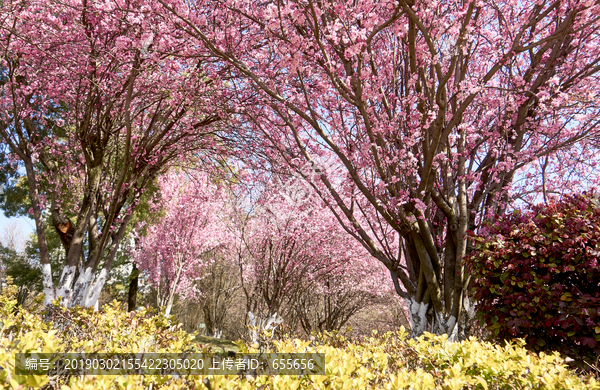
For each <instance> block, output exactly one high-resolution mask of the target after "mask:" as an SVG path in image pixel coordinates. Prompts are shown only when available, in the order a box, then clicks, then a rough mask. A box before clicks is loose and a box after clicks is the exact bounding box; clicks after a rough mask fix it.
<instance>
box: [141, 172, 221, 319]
mask: <svg viewBox="0 0 600 390" xmlns="http://www.w3.org/2000/svg"><path fill="white" fill-rule="evenodd" d="M159 183H160V184H159V185H160V197H159V198H158V199H156V201H155V202H154V204H153V205H152V207H151V210H152V211H154V212H160V210H163V212H164V213H165V216H164V218H162V220H161V221H160V222H159V223H158V224H156V225H153V226H149V227H148V229H147V234H146V235H145V236H143V237H138V239H137V244H136V246H137V248H136V251H135V254H134V261H135V262H136V264H137V267H138V268H139V269H140V270H142V271H145V272H146V273H147V274H148V276H149V280H150V282H151V283H152V284H153V286H154V287H155V288H156V290H157V294H158V305H159V306H160V307H166V309H165V314H166V315H169V313H170V312H171V308H172V306H173V300H174V297H175V294H177V295H178V296H179V297H180V298H182V299H186V298H189V299H194V300H197V299H198V298H199V297H200V296H201V294H202V292H201V291H199V290H198V289H197V288H196V285H195V281H197V280H198V279H200V278H201V277H203V274H204V269H205V268H206V266H207V265H209V261H210V257H207V254H209V253H210V252H212V251H215V250H217V249H219V248H221V247H223V246H224V245H226V244H227V243H228V242H229V241H230V239H229V233H228V230H227V228H226V222H225V219H226V215H227V212H226V203H225V202H224V200H223V194H222V193H221V191H220V190H219V189H218V188H217V187H216V186H215V185H214V184H212V183H211V182H210V179H209V177H208V175H206V174H198V173H195V174H188V175H186V174H184V173H180V172H179V173H178V172H171V173H169V174H167V175H164V176H161V178H160V179H159Z"/></svg>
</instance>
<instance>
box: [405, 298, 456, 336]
mask: <svg viewBox="0 0 600 390" xmlns="http://www.w3.org/2000/svg"><path fill="white" fill-rule="evenodd" d="M406 303H407V305H408V314H409V320H410V326H411V329H412V336H413V337H418V336H420V335H422V334H423V333H424V332H425V331H427V328H428V326H427V325H428V324H429V323H428V319H427V311H428V309H429V304H424V303H419V302H417V300H416V299H414V298H412V297H411V298H408V299H406ZM458 328H459V326H458V323H457V320H456V317H454V316H450V317H448V318H443V315H442V314H441V313H435V316H434V318H433V323H432V324H431V332H432V333H434V334H437V335H441V334H447V335H448V340H450V341H457V340H458V331H459V329H458Z"/></svg>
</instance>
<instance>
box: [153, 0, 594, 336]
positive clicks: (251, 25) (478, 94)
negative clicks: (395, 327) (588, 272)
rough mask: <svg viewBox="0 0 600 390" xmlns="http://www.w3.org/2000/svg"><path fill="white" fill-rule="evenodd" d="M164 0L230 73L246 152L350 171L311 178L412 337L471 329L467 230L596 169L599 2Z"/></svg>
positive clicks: (178, 23) (275, 162)
mask: <svg viewBox="0 0 600 390" xmlns="http://www.w3.org/2000/svg"><path fill="white" fill-rule="evenodd" d="M157 1H159V2H160V3H161V4H162V5H163V7H164V8H165V10H167V11H169V12H170V13H171V15H172V22H173V23H174V25H175V27H174V28H178V29H179V30H180V31H182V32H184V33H185V34H186V36H187V37H190V38H195V39H196V42H198V44H197V46H196V47H197V50H198V52H200V51H202V50H209V51H210V52H211V53H212V54H213V55H214V56H216V57H218V58H220V59H221V60H223V61H224V63H227V64H229V65H231V66H232V68H233V70H232V73H231V77H234V78H235V80H236V81H235V82H233V81H232V82H231V83H230V86H231V88H232V90H234V92H235V93H236V94H237V95H236V96H237V97H238V104H237V105H235V106H234V108H235V109H236V110H237V111H236V112H237V116H235V118H237V119H239V123H238V124H236V130H238V134H237V138H235V141H237V142H242V143H244V145H243V152H244V153H246V154H245V155H243V156H244V157H248V153H257V154H258V155H260V156H261V157H264V158H265V159H266V160H267V161H268V163H267V166H269V165H270V167H271V168H274V167H282V166H288V167H291V168H292V169H296V168H298V167H302V166H304V165H305V164H306V162H310V163H314V164H318V163H319V161H320V160H322V159H323V158H326V159H331V160H332V161H333V165H334V166H337V167H339V168H340V170H338V171H333V172H326V171H320V172H319V174H318V175H316V176H317V177H316V180H313V181H312V185H313V186H314V188H315V189H316V190H317V191H319V193H320V195H321V196H322V198H323V200H324V201H325V202H327V204H328V205H329V206H330V208H331V209H332V210H333V211H334V212H335V213H336V215H338V217H339V221H340V222H341V223H342V224H343V226H344V228H345V229H346V231H347V232H348V233H349V234H350V235H352V236H354V237H355V238H356V239H357V240H358V241H359V242H360V243H362V245H363V246H364V247H365V248H366V249H367V250H368V251H369V252H370V253H371V255H372V256H374V257H375V258H377V259H378V260H380V261H381V262H382V263H383V264H384V265H385V266H386V267H387V269H388V270H389V272H390V275H391V277H392V280H393V282H394V286H395V288H396V292H397V293H398V294H399V295H400V296H402V297H404V298H405V299H406V300H407V302H408V304H409V307H410V314H411V322H412V327H413V331H414V333H415V334H420V333H421V332H423V331H424V330H426V329H427V327H428V325H430V326H432V327H433V328H432V329H431V330H432V331H434V332H436V333H449V334H452V335H454V334H456V332H461V334H462V332H463V330H464V328H465V326H467V324H468V322H469V321H468V319H469V318H468V315H467V313H468V308H469V304H468V299H467V297H466V295H465V291H466V288H467V285H468V284H469V277H468V276H467V275H465V272H464V264H463V258H464V257H465V255H466V253H467V251H468V246H467V234H466V232H467V231H468V230H476V229H477V227H478V226H480V224H481V221H482V220H484V219H485V218H488V217H490V216H492V215H494V214H496V213H500V214H501V213H503V212H504V210H505V209H506V208H507V207H508V206H509V203H510V202H511V201H512V200H514V199H517V198H519V199H523V200H526V201H531V199H533V198H534V197H535V195H536V194H538V193H543V194H548V193H550V192H552V191H560V190H561V185H562V186H563V188H573V186H577V185H585V180H586V179H587V178H589V175H590V173H591V172H592V171H593V169H594V166H595V164H596V162H597V156H598V154H597V146H598V134H599V132H600V128H599V126H598V125H599V124H600V123H599V122H598V118H599V115H598V114H599V110H598V108H599V107H598V103H599V101H598V99H599V98H598V96H600V95H599V93H598V92H599V91H598V88H599V86H600V83H599V82H598V81H599V80H598V71H599V70H600V45H598V42H600V39H599V36H598V34H599V31H600V28H599V27H600V26H599V23H600V21H599V16H598V15H600V5H598V4H597V3H596V2H593V1H587V0H585V1H584V0H570V1H565V2H558V1H557V2H539V1H532V0H525V1H518V2H517V1H508V0H501V1H495V2H490V1H485V0H484V1H479V0H478V1H460V2H459V1H450V2H448V1H434V2H422V1H419V0H361V1H355V2H341V1H319V2H317V1H313V0H302V1H300V0H283V1H264V2H260V3H256V2H247V1H244V0H227V1H209V0H204V1H203V0H200V1H194V2H187V1H183V0H157ZM228 137H229V139H231V137H232V136H228ZM565 182H569V183H571V184H570V185H569V186H568V187H566V186H564V183H565ZM371 210H374V212H373V213H371ZM370 224H383V225H387V226H388V227H390V228H392V229H393V230H394V231H396V232H397V233H398V234H399V237H400V242H399V243H396V245H397V248H398V249H399V250H398V251H392V250H389V249H388V248H387V244H388V242H386V240H385V239H384V237H382V236H380V235H379V236H378V235H376V234H373V233H372V232H373V231H376V230H373V229H369V225H370ZM404 259H405V262H404ZM457 324H458V325H457Z"/></svg>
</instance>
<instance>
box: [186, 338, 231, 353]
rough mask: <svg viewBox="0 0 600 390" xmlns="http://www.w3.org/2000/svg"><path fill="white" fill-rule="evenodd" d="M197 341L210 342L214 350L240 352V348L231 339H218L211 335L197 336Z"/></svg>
mask: <svg viewBox="0 0 600 390" xmlns="http://www.w3.org/2000/svg"><path fill="white" fill-rule="evenodd" d="M196 341H197V342H199V343H202V344H208V345H209V346H210V347H212V349H213V351H214V352H229V351H233V352H238V351H239V348H238V347H237V345H235V344H234V343H233V341H231V340H225V339H217V338H215V337H210V336H201V335H198V336H196Z"/></svg>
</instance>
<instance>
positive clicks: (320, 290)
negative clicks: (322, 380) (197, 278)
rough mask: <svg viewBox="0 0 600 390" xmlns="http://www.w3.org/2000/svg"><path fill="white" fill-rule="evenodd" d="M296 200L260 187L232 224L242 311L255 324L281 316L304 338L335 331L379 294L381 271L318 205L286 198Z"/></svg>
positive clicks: (269, 187) (307, 199) (382, 282)
mask: <svg viewBox="0 0 600 390" xmlns="http://www.w3.org/2000/svg"><path fill="white" fill-rule="evenodd" d="M298 184H300V183H298ZM298 192H300V191H296V192H294V193H291V192H290V191H288V192H286V191H283V190H282V189H281V188H277V187H275V186H273V185H272V183H271V184H267V186H266V187H265V188H263V192H262V194H261V196H260V198H259V199H258V200H257V202H256V203H255V204H253V206H254V207H252V208H250V209H248V208H247V209H246V211H247V213H248V214H247V215H246V217H245V218H239V220H238V225H239V226H241V231H239V234H241V236H239V240H238V245H240V248H239V257H238V264H239V267H240V276H241V282H242V289H243V291H244V294H245V296H246V306H247V308H246V309H247V311H248V312H249V313H252V315H253V316H257V317H258V318H259V320H260V319H263V320H264V319H267V318H276V317H277V316H281V317H282V318H283V319H285V321H286V325H287V326H288V327H289V328H291V329H292V330H296V326H300V327H301V328H302V329H303V330H304V331H305V332H306V333H308V334H310V333H311V331H312V330H317V331H319V330H320V331H324V330H339V329H340V328H341V327H343V326H344V325H345V324H346V323H347V321H348V320H349V319H350V318H351V317H352V316H353V315H354V314H356V313H357V312H358V311H359V310H361V309H363V308H365V307H367V306H369V305H371V304H373V303H374V302H375V301H376V300H377V298H378V297H380V296H381V295H382V294H384V293H385V292H386V283H385V280H386V273H385V272H384V271H385V268H384V267H383V266H382V265H381V264H379V263H378V262H377V261H376V260H375V259H373V258H372V257H371V256H370V255H369V253H368V252H367V251H366V250H365V248H363V247H362V246H361V245H360V244H359V243H358V242H357V241H356V240H354V239H353V238H352V237H351V236H350V235H348V234H347V233H346V232H344V230H343V229H342V227H341V226H340V225H339V224H338V222H337V220H336V219H335V216H334V215H333V214H332V213H331V211H330V210H329V209H328V208H327V207H326V206H325V205H324V204H323V202H322V201H321V200H320V199H318V197H316V196H314V197H310V196H308V197H304V198H297V197H296V198H295V197H292V196H294V195H297V194H298ZM313 192H314V191H313ZM306 194H307V195H310V192H309V189H308V188H307V189H306Z"/></svg>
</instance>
